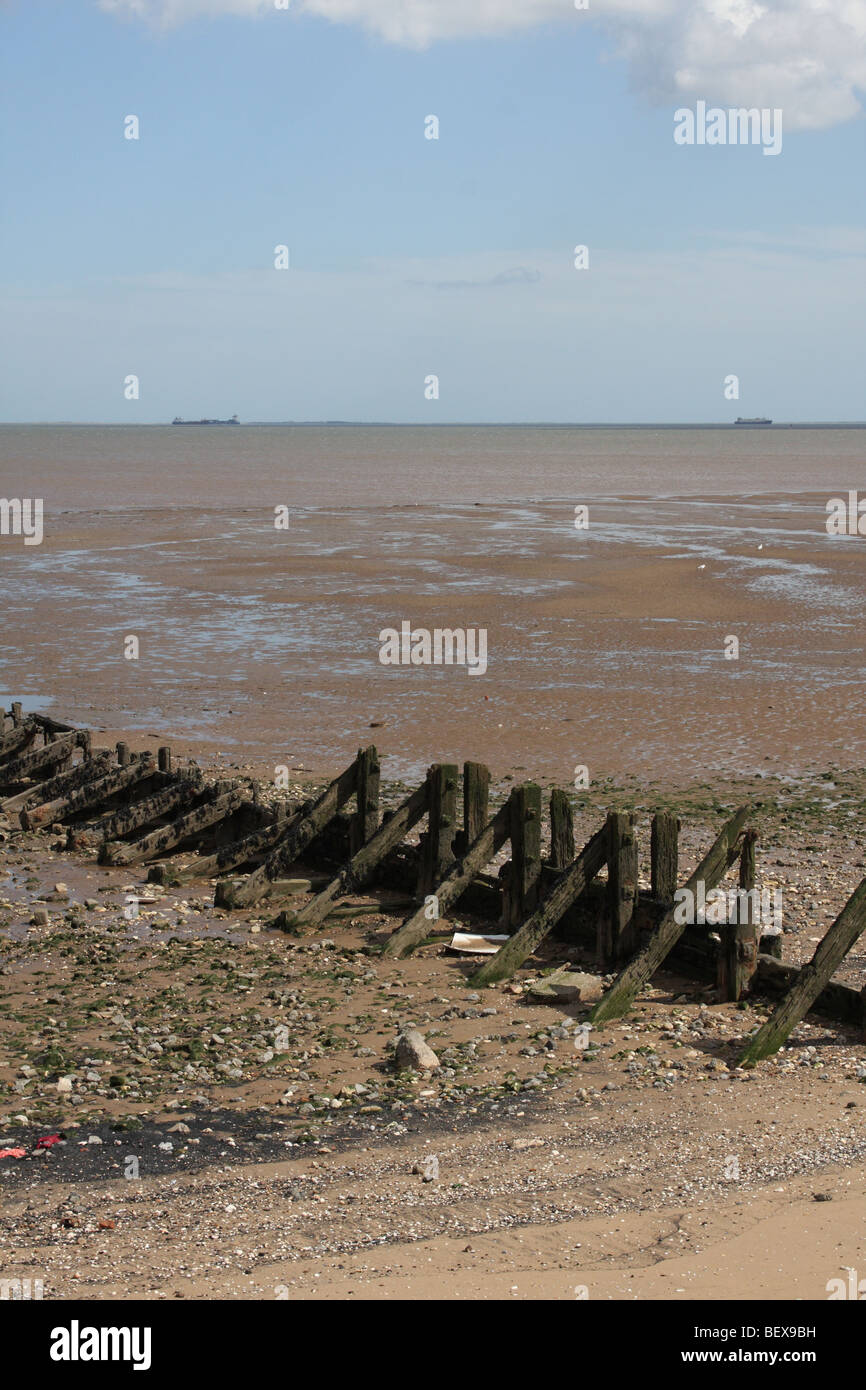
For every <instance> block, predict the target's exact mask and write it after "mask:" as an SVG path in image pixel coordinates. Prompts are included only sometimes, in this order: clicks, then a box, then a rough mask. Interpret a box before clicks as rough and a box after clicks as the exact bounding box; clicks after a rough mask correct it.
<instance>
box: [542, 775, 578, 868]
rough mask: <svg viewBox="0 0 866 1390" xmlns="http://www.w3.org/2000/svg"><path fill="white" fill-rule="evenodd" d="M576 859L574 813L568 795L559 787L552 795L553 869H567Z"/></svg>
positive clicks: (551, 849)
mask: <svg viewBox="0 0 866 1390" xmlns="http://www.w3.org/2000/svg"><path fill="white" fill-rule="evenodd" d="M573 859H574V813H573V811H572V809H571V802H570V801H569V799H568V796H567V794H566V793H565V792H564V791H562V790H561V789H560V788H559V787H554V788H553V790H552V791H551V793H550V858H549V859H548V861H547V862H548V864H549V865H550V867H551V869H567V868H568V866H569V864H570V863H571V862H572V860H573Z"/></svg>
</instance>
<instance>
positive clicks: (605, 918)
mask: <svg viewBox="0 0 866 1390" xmlns="http://www.w3.org/2000/svg"><path fill="white" fill-rule="evenodd" d="M637 871H638V853H637V836H636V834H635V829H634V816H633V815H632V814H631V813H629V812H624V811H611V813H610V815H609V816H608V818H607V894H606V900H605V905H604V910H603V911H602V914H601V917H600V919H599V923H598V932H597V936H596V949H597V954H598V958H599V960H600V961H601V962H602V964H603V965H606V966H607V965H611V964H612V963H613V962H614V961H621V960H627V959H628V957H629V956H632V955H634V953H635V951H636V950H637V941H638V933H637V924H636V922H635V920H634V910H635V907H636V906H637Z"/></svg>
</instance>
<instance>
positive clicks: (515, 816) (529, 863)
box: [507, 782, 541, 932]
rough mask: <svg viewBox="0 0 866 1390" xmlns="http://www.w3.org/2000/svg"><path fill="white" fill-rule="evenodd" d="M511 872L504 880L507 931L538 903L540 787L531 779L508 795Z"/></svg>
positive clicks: (520, 923) (524, 919) (515, 926)
mask: <svg viewBox="0 0 866 1390" xmlns="http://www.w3.org/2000/svg"><path fill="white" fill-rule="evenodd" d="M508 805H509V808H510V817H509V819H510V827H511V873H510V875H509V879H508V924H507V930H508V931H509V932H515V931H517V929H518V927H520V926H521V925H522V924H523V923H524V922H525V921H526V919H527V917H529V916H530V915H531V914H532V913H533V912H534V911H535V906H536V903H537V902H538V877H539V874H540V873H541V788H540V787H539V786H537V785H536V784H535V782H524V783H523V785H522V786H520V787H515V788H514V789H513V790H512V793H511V796H510V797H509V801H508Z"/></svg>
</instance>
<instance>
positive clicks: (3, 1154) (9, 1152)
mask: <svg viewBox="0 0 866 1390" xmlns="http://www.w3.org/2000/svg"><path fill="white" fill-rule="evenodd" d="M26 1157H27V1150H26V1149H22V1148H21V1146H20V1144H19V1146H18V1147H17V1148H15V1149H0V1158H26Z"/></svg>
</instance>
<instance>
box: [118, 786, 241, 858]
mask: <svg viewBox="0 0 866 1390" xmlns="http://www.w3.org/2000/svg"><path fill="white" fill-rule="evenodd" d="M194 794H196V795H197V794H198V791H196V792H195V793H194ZM250 799H251V793H250V791H249V789H248V788H247V787H236V788H235V789H234V790H233V791H230V792H224V793H223V794H222V795H215V794H211V796H210V799H209V800H208V801H205V802H204V804H203V805H201V806H197V807H196V808H195V810H193V811H187V812H186V813H185V814H184V815H182V816H177V817H176V818H175V819H174V820H173V821H170V822H169V824H168V825H163V826H160V827H159V829H158V830H151V831H150V833H149V834H148V835H142V836H141V837H140V838H139V839H138V840H131V841H130V842H129V843H128V844H119V843H117V842H115V843H113V844H105V845H103V847H102V850H101V852H100V855H99V861H100V863H101V864H118V865H119V864H140V863H141V862H142V861H143V860H145V859H153V858H154V857H155V856H156V855H157V854H163V853H165V851H166V850H167V849H173V848H174V847H175V845H179V844H182V843H183V841H184V840H189V839H192V838H193V836H195V835H200V834H201V832H202V831H203V830H207V829H208V828H209V826H212V825H215V824H216V823H217V822H218V821H221V820H224V819H225V817H226V816H230V815H231V814H232V813H233V812H234V811H236V810H237V809H238V807H239V806H242V805H243V804H244V803H245V802H248V801H249V800H250Z"/></svg>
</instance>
